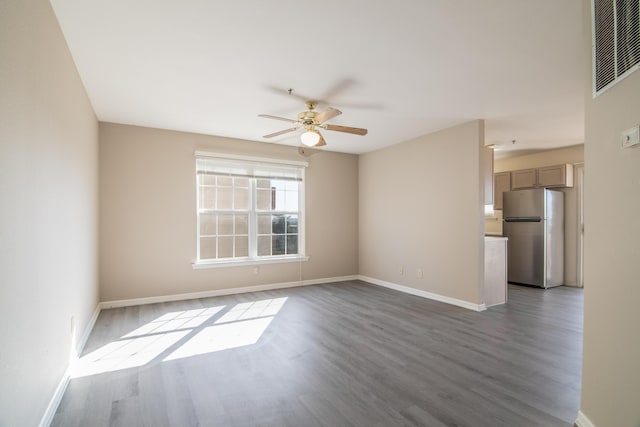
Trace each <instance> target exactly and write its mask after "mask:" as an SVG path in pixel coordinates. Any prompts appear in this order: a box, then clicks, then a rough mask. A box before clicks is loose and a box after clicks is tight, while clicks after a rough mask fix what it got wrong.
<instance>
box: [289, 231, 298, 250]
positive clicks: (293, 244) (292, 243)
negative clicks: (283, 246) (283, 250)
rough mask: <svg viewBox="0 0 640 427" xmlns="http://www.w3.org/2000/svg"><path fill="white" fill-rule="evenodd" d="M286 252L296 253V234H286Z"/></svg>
mask: <svg viewBox="0 0 640 427" xmlns="http://www.w3.org/2000/svg"><path fill="white" fill-rule="evenodd" d="M287 253H288V254H297V253H298V235H297V234H291V235H288V236H287Z"/></svg>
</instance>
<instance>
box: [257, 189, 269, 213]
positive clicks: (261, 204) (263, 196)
mask: <svg viewBox="0 0 640 427" xmlns="http://www.w3.org/2000/svg"><path fill="white" fill-rule="evenodd" d="M257 193H258V195H257V201H256V209H258V210H259V211H269V210H271V189H267V190H260V189H258V190H257Z"/></svg>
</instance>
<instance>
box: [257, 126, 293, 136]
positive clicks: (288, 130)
mask: <svg viewBox="0 0 640 427" xmlns="http://www.w3.org/2000/svg"><path fill="white" fill-rule="evenodd" d="M296 130H298V128H297V127H295V128H290V129H285V130H281V131H279V132H274V133H270V134H269V135H264V136H263V138H273V137H274V136H279V135H284V134H285V133H289V132H293V131H296Z"/></svg>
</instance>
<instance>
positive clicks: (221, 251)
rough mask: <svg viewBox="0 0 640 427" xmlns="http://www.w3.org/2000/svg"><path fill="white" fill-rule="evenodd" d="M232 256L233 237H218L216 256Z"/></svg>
mask: <svg viewBox="0 0 640 427" xmlns="http://www.w3.org/2000/svg"><path fill="white" fill-rule="evenodd" d="M232 257H233V237H231V236H225V237H218V258H232Z"/></svg>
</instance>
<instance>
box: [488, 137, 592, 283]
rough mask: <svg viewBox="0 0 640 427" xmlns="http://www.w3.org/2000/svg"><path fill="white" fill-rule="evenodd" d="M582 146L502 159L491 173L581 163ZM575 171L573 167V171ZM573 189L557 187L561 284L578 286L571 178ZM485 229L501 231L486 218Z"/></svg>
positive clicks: (575, 194)
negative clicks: (560, 213)
mask: <svg viewBox="0 0 640 427" xmlns="http://www.w3.org/2000/svg"><path fill="white" fill-rule="evenodd" d="M583 162H584V145H582V144H581V145H574V146H571V147H566V148H559V149H557V150H546V151H542V152H540V153H535V154H528V155H525V156H514V157H504V158H499V159H496V160H495V164H494V171H495V172H503V171H512V170H518V169H528V168H539V167H544V166H553V165H559V164H562V163H570V164H576V163H583ZM574 172H575V168H574ZM573 182H574V187H573V188H561V189H559V190H561V191H562V192H563V193H564V209H565V210H564V225H565V233H564V239H565V240H564V264H565V265H564V284H565V285H569V286H578V268H579V267H578V256H579V255H578V254H579V246H578V245H579V241H578V237H579V234H578V233H579V223H580V221H579V218H578V203H579V200H578V194H579V191H580V189H579V188H578V185H579V184H578V179H577V178H576V177H574V180H573ZM495 216H496V218H498V219H501V218H502V211H496V215H495ZM487 229H488V230H489V229H490V230H491V231H499V232H502V223H501V222H498V221H495V220H492V219H487Z"/></svg>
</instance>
